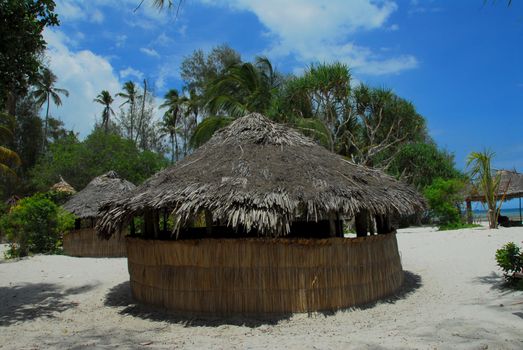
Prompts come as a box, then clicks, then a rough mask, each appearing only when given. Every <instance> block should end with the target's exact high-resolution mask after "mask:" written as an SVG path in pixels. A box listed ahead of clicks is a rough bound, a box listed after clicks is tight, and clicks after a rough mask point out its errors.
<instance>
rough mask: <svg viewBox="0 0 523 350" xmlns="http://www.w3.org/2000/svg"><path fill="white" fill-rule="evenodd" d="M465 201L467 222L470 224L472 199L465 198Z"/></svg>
mask: <svg viewBox="0 0 523 350" xmlns="http://www.w3.org/2000/svg"><path fill="white" fill-rule="evenodd" d="M466 203H467V224H469V225H470V224H472V201H471V200H470V199H467V200H466Z"/></svg>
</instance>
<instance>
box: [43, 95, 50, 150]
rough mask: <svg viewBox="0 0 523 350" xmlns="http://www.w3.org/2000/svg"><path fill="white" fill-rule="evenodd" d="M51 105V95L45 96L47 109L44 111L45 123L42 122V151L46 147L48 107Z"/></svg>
mask: <svg viewBox="0 0 523 350" xmlns="http://www.w3.org/2000/svg"><path fill="white" fill-rule="evenodd" d="M50 104H51V94H49V93H48V94H47V109H46V111H45V121H44V143H43V146H44V149H45V148H46V147H47V128H48V125H49V105H50Z"/></svg>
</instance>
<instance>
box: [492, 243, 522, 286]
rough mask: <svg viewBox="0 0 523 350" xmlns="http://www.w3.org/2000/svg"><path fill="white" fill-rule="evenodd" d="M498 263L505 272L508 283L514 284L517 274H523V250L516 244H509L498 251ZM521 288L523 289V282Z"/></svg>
mask: <svg viewBox="0 0 523 350" xmlns="http://www.w3.org/2000/svg"><path fill="white" fill-rule="evenodd" d="M496 262H497V263H498V266H499V267H500V268H501V269H502V270H503V276H504V277H505V279H506V280H507V282H509V283H514V282H516V278H515V276H514V275H515V273H517V272H520V273H523V250H522V249H520V248H519V247H518V246H517V245H516V244H514V242H509V243H507V244H505V245H504V246H503V247H502V248H500V249H498V250H497V251H496ZM519 286H520V287H521V289H523V282H520V285H519Z"/></svg>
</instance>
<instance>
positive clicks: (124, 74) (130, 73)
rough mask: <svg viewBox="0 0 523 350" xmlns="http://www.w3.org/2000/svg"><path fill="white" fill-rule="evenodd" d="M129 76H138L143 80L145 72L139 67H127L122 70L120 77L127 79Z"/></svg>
mask: <svg viewBox="0 0 523 350" xmlns="http://www.w3.org/2000/svg"><path fill="white" fill-rule="evenodd" d="M128 77H135V78H138V80H143V77H144V74H143V73H142V72H140V71H139V70H137V69H134V68H131V67H127V68H126V69H123V70H121V71H120V78H122V79H125V78H128Z"/></svg>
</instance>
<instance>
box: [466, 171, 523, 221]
mask: <svg viewBox="0 0 523 350" xmlns="http://www.w3.org/2000/svg"><path fill="white" fill-rule="evenodd" d="M495 176H499V177H500V179H499V186H498V190H497V192H496V194H495V198H496V200H504V201H508V200H511V199H515V198H519V223H520V224H521V223H522V222H523V221H522V220H523V217H522V211H521V197H523V174H521V173H518V172H517V171H515V170H506V169H500V170H497V171H496V174H495ZM485 201H486V199H485V194H484V193H482V192H481V190H479V189H478V188H477V187H476V186H472V185H471V186H468V187H467V188H466V189H465V202H466V204H467V222H468V223H469V224H471V223H472V221H473V217H472V202H483V203H485Z"/></svg>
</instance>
